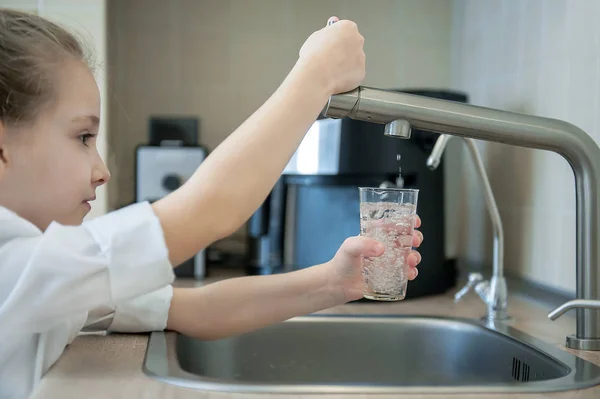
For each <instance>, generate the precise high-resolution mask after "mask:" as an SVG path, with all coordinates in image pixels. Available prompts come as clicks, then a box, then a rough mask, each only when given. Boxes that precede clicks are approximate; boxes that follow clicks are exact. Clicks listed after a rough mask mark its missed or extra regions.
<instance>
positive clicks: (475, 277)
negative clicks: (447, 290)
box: [454, 273, 483, 303]
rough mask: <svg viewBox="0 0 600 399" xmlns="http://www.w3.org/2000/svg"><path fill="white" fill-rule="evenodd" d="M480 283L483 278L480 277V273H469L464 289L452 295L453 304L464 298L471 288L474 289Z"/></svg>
mask: <svg viewBox="0 0 600 399" xmlns="http://www.w3.org/2000/svg"><path fill="white" fill-rule="evenodd" d="M482 281H483V276H482V275H481V273H469V281H467V284H465V286H464V287H462V288H461V289H460V290H459V291H458V292H457V293H456V294H454V302H455V303H456V302H458V301H460V300H461V298H462V297H463V296H465V295H466V294H467V293H468V292H469V290H470V289H471V288H473V287H475V286H476V285H478V284H479V283H480V282H482Z"/></svg>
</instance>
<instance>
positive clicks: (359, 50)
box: [298, 17, 365, 95]
mask: <svg viewBox="0 0 600 399" xmlns="http://www.w3.org/2000/svg"><path fill="white" fill-rule="evenodd" d="M329 21H330V22H331V21H333V22H336V23H333V24H331V25H328V26H326V27H324V28H322V29H320V30H318V31H316V32H314V33H313V34H312V35H310V37H309V38H308V39H307V40H306V41H305V42H304V44H303V46H302V48H301V49H300V58H299V60H298V62H299V63H300V64H301V67H302V68H303V69H304V68H306V69H308V70H309V71H310V73H311V74H314V77H315V79H317V80H318V81H319V82H321V83H322V84H323V85H324V86H325V87H326V89H327V90H328V93H329V95H332V94H337V93H341V92H345V91H349V90H352V89H354V88H356V87H357V86H359V85H360V83H361V82H362V80H363V79H364V78H365V53H364V51H363V45H364V38H363V37H362V35H361V34H360V33H359V32H358V27H357V26H356V24H355V23H354V22H352V21H349V20H341V21H340V20H338V18H337V17H332V18H330V19H329Z"/></svg>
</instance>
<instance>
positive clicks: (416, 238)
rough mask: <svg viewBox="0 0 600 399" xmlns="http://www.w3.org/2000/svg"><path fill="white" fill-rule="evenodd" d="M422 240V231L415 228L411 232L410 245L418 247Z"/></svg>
mask: <svg viewBox="0 0 600 399" xmlns="http://www.w3.org/2000/svg"><path fill="white" fill-rule="evenodd" d="M422 242H423V233H421V232H420V231H419V230H415V232H414V234H413V241H412V246H413V247H417V248H418V247H420V246H421V243H422Z"/></svg>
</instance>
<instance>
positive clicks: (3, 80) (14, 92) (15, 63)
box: [0, 8, 91, 126]
mask: <svg viewBox="0 0 600 399" xmlns="http://www.w3.org/2000/svg"><path fill="white" fill-rule="evenodd" d="M67 59H76V60H80V61H82V62H84V63H85V64H86V65H87V66H88V67H91V60H90V55H89V54H86V53H85V51H84V47H83V45H82V43H80V42H79V41H78V39H77V38H76V37H75V36H74V35H73V34H71V33H69V32H68V31H67V30H66V29H64V28H62V27H60V26H58V25H57V24H55V23H53V22H50V21H48V20H47V19H44V18H42V17H39V16H37V15H34V14H29V13H26V12H21V11H16V10H9V9H3V8H0V121H1V122H2V123H4V124H5V125H15V126H16V125H20V124H25V123H28V122H33V121H34V120H35V119H36V117H37V115H38V114H39V112H40V111H41V109H42V108H43V107H44V106H46V105H47V104H48V103H49V102H50V100H51V99H52V97H53V95H54V92H55V90H54V85H53V82H54V79H53V77H54V76H53V75H54V74H55V73H56V68H57V67H59V66H60V64H61V63H62V62H64V61H65V60H67Z"/></svg>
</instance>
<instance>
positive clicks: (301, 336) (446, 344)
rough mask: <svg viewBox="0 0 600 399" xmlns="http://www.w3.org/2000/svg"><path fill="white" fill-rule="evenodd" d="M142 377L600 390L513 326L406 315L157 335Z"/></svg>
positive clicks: (191, 384)
mask: <svg viewBox="0 0 600 399" xmlns="http://www.w3.org/2000/svg"><path fill="white" fill-rule="evenodd" d="M144 372H145V373H146V374H147V375H149V376H152V377H154V378H156V379H159V380H162V381H164V382H167V383H170V384H175V385H180V386H184V387H188V388H196V389H205V390H217V391H228V392H265V393H266V392H288V393H403V392H405V393H409V392H410V393H417V392H418V393H443V392H453V393H461V392H464V393H468V392H506V393H508V392H548V391H562V390H569V389H580V388H585V387H590V386H594V385H598V384H600V367H598V366H596V365H594V364H592V363H590V362H587V361H585V360H583V359H580V358H578V357H576V356H573V355H571V354H570V353H568V352H565V351H562V350H560V349H558V348H555V347H553V346H551V345H548V344H546V343H544V342H542V341H540V340H538V339H535V338H533V337H531V336H529V335H526V334H523V333H521V332H519V331H517V330H515V329H513V328H510V327H507V326H496V327H493V326H486V325H484V324H480V322H479V321H476V320H464V319H450V318H442V317H426V316H418V317H408V316H370V315H369V316H321V315H314V316H306V317H298V318H294V319H291V320H288V321H286V322H283V323H281V324H278V325H274V326H270V327H267V328H264V329H261V330H258V331H255V332H252V333H248V334H243V335H240V336H237V337H232V338H227V339H221V340H216V341H202V340H197V339H193V338H190V337H186V336H183V335H180V334H177V333H173V332H166V333H165V332H154V333H152V334H151V336H150V341H149V345H148V349H147V352H146V357H145V359H144Z"/></svg>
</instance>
